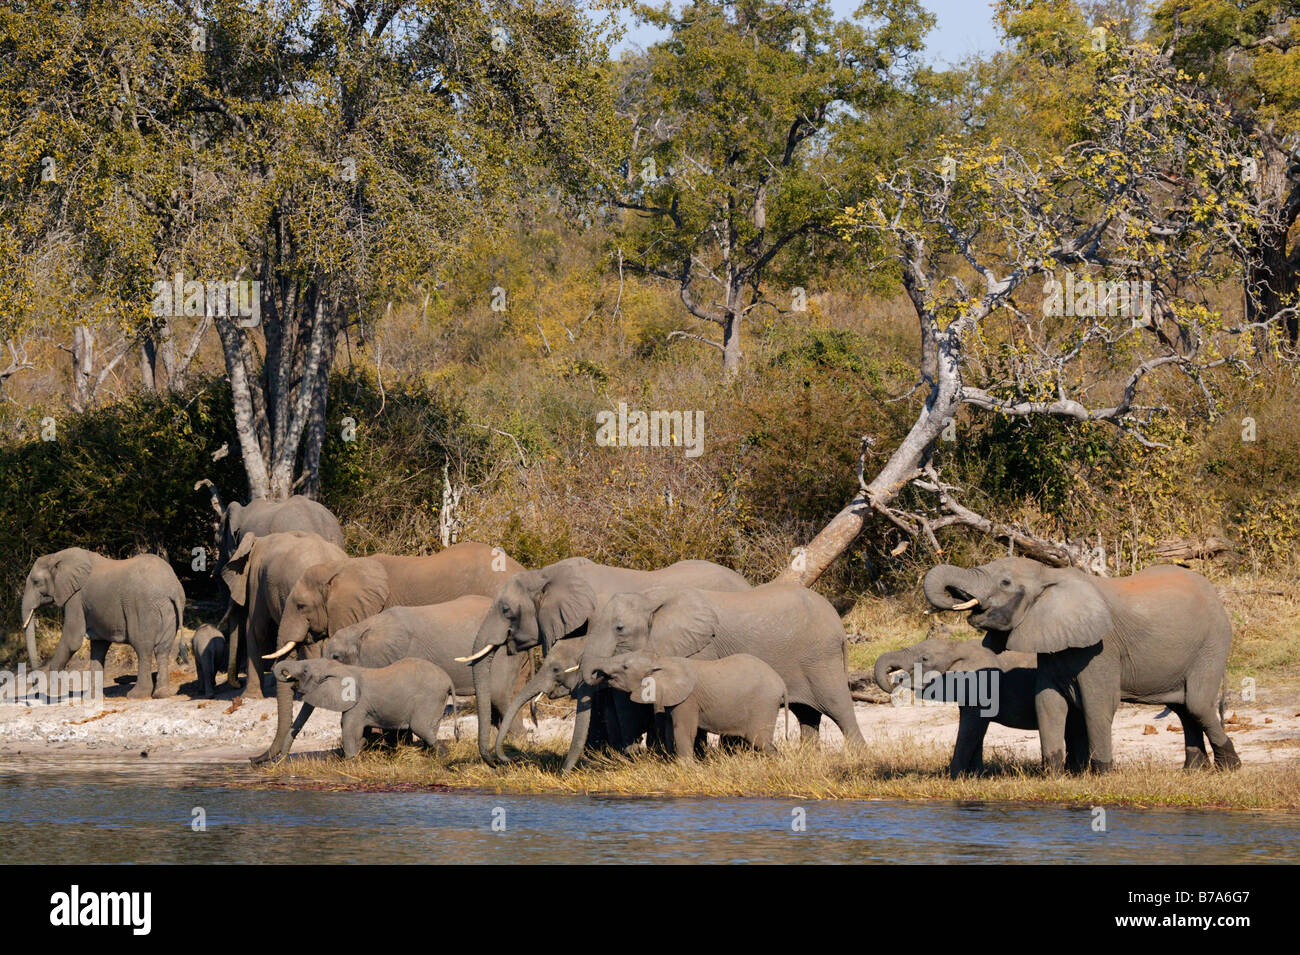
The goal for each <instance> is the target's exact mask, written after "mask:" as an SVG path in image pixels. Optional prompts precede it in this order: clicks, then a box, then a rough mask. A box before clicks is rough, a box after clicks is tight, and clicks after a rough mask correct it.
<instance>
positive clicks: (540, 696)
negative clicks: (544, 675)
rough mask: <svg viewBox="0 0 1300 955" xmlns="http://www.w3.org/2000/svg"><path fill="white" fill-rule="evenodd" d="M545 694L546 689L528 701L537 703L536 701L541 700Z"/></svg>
mask: <svg viewBox="0 0 1300 955" xmlns="http://www.w3.org/2000/svg"><path fill="white" fill-rule="evenodd" d="M545 695H546V691H545V690H542V692H541V693H538V694H537V695H536V696H535V697H533V698H532V699H531V700H529V701H528V702H530V703H536V702H538V701H539V700H541V698H542V697H544V696H545Z"/></svg>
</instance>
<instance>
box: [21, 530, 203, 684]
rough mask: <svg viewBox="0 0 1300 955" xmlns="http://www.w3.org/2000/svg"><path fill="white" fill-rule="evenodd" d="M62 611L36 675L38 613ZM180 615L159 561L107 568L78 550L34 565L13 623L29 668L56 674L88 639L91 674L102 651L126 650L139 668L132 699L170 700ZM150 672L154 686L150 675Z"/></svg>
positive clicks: (141, 559) (147, 557) (110, 563)
mask: <svg viewBox="0 0 1300 955" xmlns="http://www.w3.org/2000/svg"><path fill="white" fill-rule="evenodd" d="M46 604H55V605H56V606H58V607H60V608H62V610H63V634H62V636H61V637H60V638H59V645H58V648H57V649H56V650H55V651H54V656H53V657H51V658H50V659H49V661H48V662H47V663H46V665H45V666H44V667H41V665H40V657H39V654H38V653H37V650H36V618H35V613H36V609H37V608H38V607H42V606H45V605H46ZM184 613H185V591H184V590H182V589H181V582H180V581H179V580H177V579H176V574H175V573H174V572H173V571H172V569H171V566H170V565H169V564H168V563H167V561H165V560H163V559H162V558H161V557H156V556H154V555H153V554H141V555H140V556H138V557H131V558H128V559H127V560H112V559H110V558H108V557H103V556H101V555H100V554H96V553H94V552H92V551H88V550H85V549H83V548H81V547H70V548H68V549H67V550H61V551H57V552H56V553H53V554H46V555H44V556H42V557H38V558H37V559H36V562H35V563H34V564H33V565H32V569H31V571H30V572H29V573H28V574H27V582H26V584H24V586H23V597H22V605H21V618H22V622H23V629H24V631H25V632H26V637H27V658H28V660H29V661H30V663H31V666H32V667H33V668H40V669H43V670H62V669H63V668H64V667H65V666H66V665H67V663H68V660H69V659H70V658H71V657H72V655H73V654H74V653H76V652H77V651H78V650H79V649H81V644H82V643H83V642H84V641H85V640H86V639H87V638H89V639H90V662H91V666H92V667H94V668H97V669H102V668H103V666H104V659H105V658H106V657H107V656H108V646H109V644H110V643H129V644H130V645H131V648H132V649H133V650H135V653H136V657H137V658H138V661H139V674H138V676H137V677H136V681H135V686H134V687H133V688H132V689H131V691H130V692H129V693H128V694H127V696H129V697H131V698H133V699H142V698H145V697H148V696H151V695H152V696H154V697H162V696H167V695H169V694H170V693H171V655H172V647H173V646H174V644H175V641H176V633H177V631H178V630H179V629H180V626H181V620H182V619H183V617H184ZM155 669H156V670H157V681H156V682H155V679H154V671H155Z"/></svg>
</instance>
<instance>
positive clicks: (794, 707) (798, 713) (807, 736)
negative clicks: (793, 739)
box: [790, 703, 822, 743]
mask: <svg viewBox="0 0 1300 955" xmlns="http://www.w3.org/2000/svg"><path fill="white" fill-rule="evenodd" d="M790 710H791V712H793V713H794V718H795V719H797V720H798V721H799V741H800V742H801V743H815V742H817V740H818V739H819V737H820V729H821V725H822V715H821V713H820V712H819V711H818V710H817V709H816V708H815V707H812V706H809V705H808V704H807V703H791V704H790Z"/></svg>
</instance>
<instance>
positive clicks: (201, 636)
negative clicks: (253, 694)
mask: <svg viewBox="0 0 1300 955" xmlns="http://www.w3.org/2000/svg"><path fill="white" fill-rule="evenodd" d="M190 648H191V649H192V650H193V651H194V669H195V670H196V671H197V672H198V675H199V692H200V693H201V694H202V695H203V696H206V697H208V698H209V699H211V698H212V697H213V696H215V695H216V693H217V674H218V673H224V672H225V669H226V667H227V665H228V664H229V663H230V647H229V646H228V645H227V643H226V637H225V634H223V633H222V632H221V631H220V630H218V629H217V628H216V627H214V626H213V625H212V624H210V623H205V624H202V625H200V627H199V629H197V630H195V631H194V636H192V637H191V638H190Z"/></svg>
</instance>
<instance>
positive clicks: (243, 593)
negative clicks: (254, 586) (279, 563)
mask: <svg viewBox="0 0 1300 955" xmlns="http://www.w3.org/2000/svg"><path fill="white" fill-rule="evenodd" d="M232 506H233V505H232ZM255 543H257V535H256V534H245V535H244V537H243V539H242V540H241V541H240V542H239V546H238V547H236V548H235V552H234V553H233V554H231V555H230V557H228V558H227V559H226V562H225V564H223V565H222V567H221V579H222V580H223V581H225V583H226V589H227V590H229V591H230V599H231V600H233V601H234V602H235V603H237V604H238V605H239V606H241V607H242V606H244V605H245V604H247V603H248V562H249V555H250V554H251V553H252V552H253V545H254V544H255Z"/></svg>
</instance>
